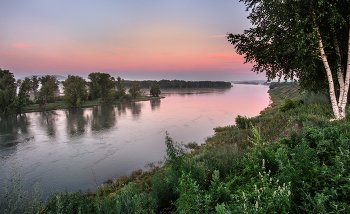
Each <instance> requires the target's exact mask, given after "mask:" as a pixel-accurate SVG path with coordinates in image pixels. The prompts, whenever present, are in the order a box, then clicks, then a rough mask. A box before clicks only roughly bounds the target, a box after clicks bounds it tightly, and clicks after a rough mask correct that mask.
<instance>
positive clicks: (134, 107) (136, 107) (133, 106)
mask: <svg viewBox="0 0 350 214" xmlns="http://www.w3.org/2000/svg"><path fill="white" fill-rule="evenodd" d="M128 108H129V109H130V111H131V114H132V118H133V119H134V120H138V119H139V118H140V115H141V108H142V104H141V103H139V102H132V103H130V105H129V106H128Z"/></svg>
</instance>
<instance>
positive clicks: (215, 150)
mask: <svg viewBox="0 0 350 214" xmlns="http://www.w3.org/2000/svg"><path fill="white" fill-rule="evenodd" d="M269 94H270V96H271V98H272V103H271V104H270V106H269V107H268V108H266V109H264V110H263V111H262V112H261V114H260V115H259V116H257V117H253V118H247V117H244V116H240V117H237V118H236V125H230V126H225V127H216V128H215V129H214V130H215V132H216V134H215V135H214V136H212V137H210V138H208V139H207V140H206V143H205V144H202V145H200V146H193V145H191V148H196V149H192V150H187V151H186V148H185V147H184V146H183V145H182V144H180V143H177V142H174V141H173V140H172V138H171V137H170V136H168V135H167V136H166V139H165V144H166V146H167V150H166V152H167V155H166V162H165V163H164V165H163V166H162V167H154V165H150V168H151V169H150V170H149V171H142V170H137V171H134V172H133V173H132V174H131V175H130V176H122V177H121V178H119V179H115V180H114V179H111V180H110V181H109V183H111V184H110V185H108V186H102V187H101V188H99V189H97V190H96V192H88V193H86V194H83V193H81V192H78V193H56V194H53V195H52V196H51V198H50V199H49V201H48V202H47V204H46V205H45V206H44V207H42V208H43V209H42V212H43V213H48V212H53V213H56V212H66V213H75V212H79V211H81V212H84V213H99V212H101V213H105V212H113V213H160V212H162V213H172V212H178V213H196V212H198V213H209V212H217V213H244V212H247V213H273V212H276V213H310V212H313V213H319V212H330V211H334V210H337V209H339V213H342V212H344V213H347V212H349V210H350V207H349V205H348V201H349V200H350V198H349V197H350V196H349V195H350V194H349V193H350V189H349V188H348V186H350V183H349V179H347V178H348V177H349V176H350V167H349V163H350V155H349V151H350V134H349V132H348V130H349V128H350V125H349V122H348V120H345V121H331V119H332V109H331V105H330V103H329V100H328V96H327V94H314V93H299V92H298V91H297V90H295V88H293V87H288V86H284V87H275V88H273V89H271V90H269ZM287 99H291V100H295V101H298V102H295V103H297V104H295V105H289V104H288V103H289V102H286V100H287ZM299 101H300V102H299ZM348 114H349V112H348Z"/></svg>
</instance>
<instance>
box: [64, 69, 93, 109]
mask: <svg viewBox="0 0 350 214" xmlns="http://www.w3.org/2000/svg"><path fill="white" fill-rule="evenodd" d="M63 86H64V96H63V99H64V101H65V103H66V105H67V106H68V107H70V108H72V107H73V108H80V107H81V106H82V105H83V103H84V102H85V100H86V99H87V97H88V93H87V89H86V87H85V86H86V81H85V80H84V79H83V78H82V77H80V76H74V75H68V78H67V79H66V81H64V84H63Z"/></svg>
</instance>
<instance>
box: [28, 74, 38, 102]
mask: <svg viewBox="0 0 350 214" xmlns="http://www.w3.org/2000/svg"><path fill="white" fill-rule="evenodd" d="M30 88H31V90H32V91H33V93H34V97H36V93H37V92H38V88H39V79H38V77H37V76H32V78H31V84H30Z"/></svg>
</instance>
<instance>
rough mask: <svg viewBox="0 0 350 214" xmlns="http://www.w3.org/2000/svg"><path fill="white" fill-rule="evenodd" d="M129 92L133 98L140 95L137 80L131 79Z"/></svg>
mask: <svg viewBox="0 0 350 214" xmlns="http://www.w3.org/2000/svg"><path fill="white" fill-rule="evenodd" d="M129 93H130V94H131V96H132V98H133V99H135V98H136V97H137V96H140V95H141V85H140V82H139V81H133V82H132V83H131V86H130V89H129Z"/></svg>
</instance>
